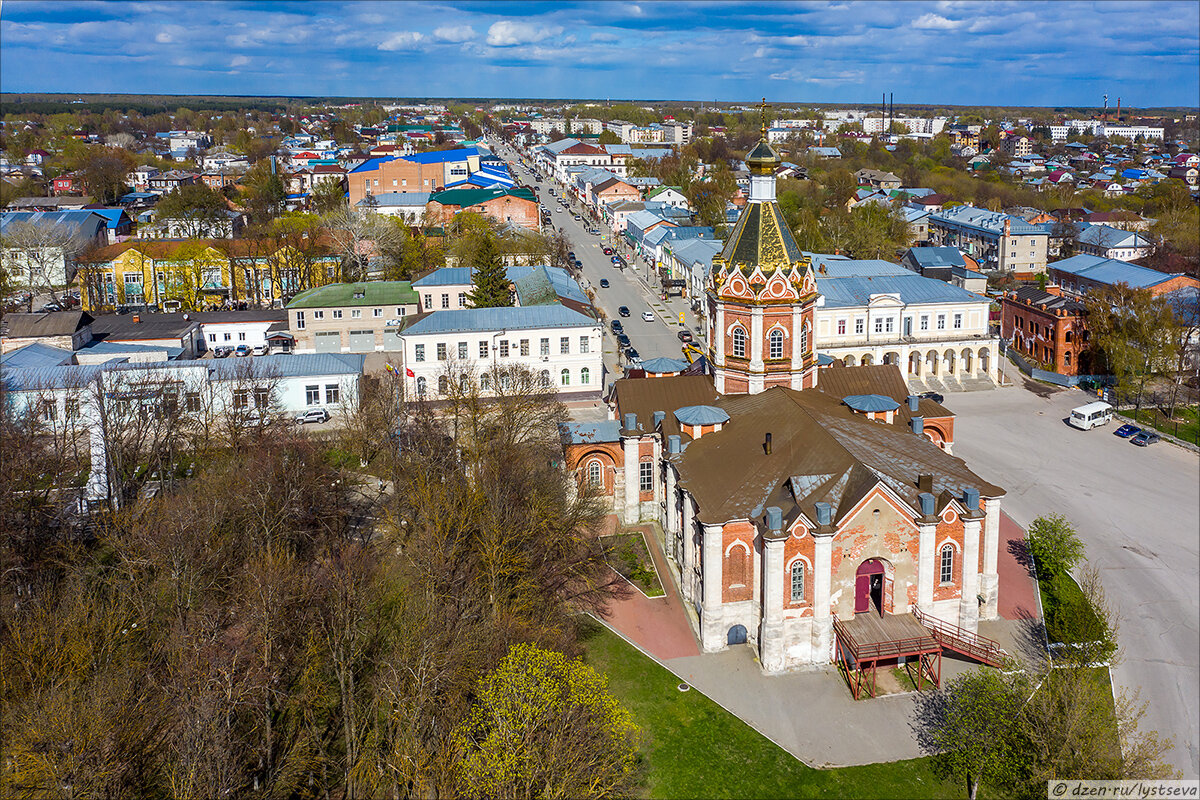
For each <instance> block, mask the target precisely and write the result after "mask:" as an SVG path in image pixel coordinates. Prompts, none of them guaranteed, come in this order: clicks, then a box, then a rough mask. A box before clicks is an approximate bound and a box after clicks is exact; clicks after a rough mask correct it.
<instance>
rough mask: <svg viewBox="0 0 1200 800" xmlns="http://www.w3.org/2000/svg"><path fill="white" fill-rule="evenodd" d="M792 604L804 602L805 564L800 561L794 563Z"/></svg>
mask: <svg viewBox="0 0 1200 800" xmlns="http://www.w3.org/2000/svg"><path fill="white" fill-rule="evenodd" d="M792 602H793V603H803V602H804V562H803V561H800V560H796V561H794V562H793V563H792Z"/></svg>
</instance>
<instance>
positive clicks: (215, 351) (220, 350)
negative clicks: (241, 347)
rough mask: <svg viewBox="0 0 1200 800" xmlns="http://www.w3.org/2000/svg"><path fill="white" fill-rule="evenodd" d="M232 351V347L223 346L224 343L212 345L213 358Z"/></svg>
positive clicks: (223, 356)
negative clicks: (216, 345)
mask: <svg viewBox="0 0 1200 800" xmlns="http://www.w3.org/2000/svg"><path fill="white" fill-rule="evenodd" d="M232 352H233V348H232V347H225V346H224V345H221V346H220V347H214V348H213V358H225V357H226V356H228V355H229V354H230V353H232Z"/></svg>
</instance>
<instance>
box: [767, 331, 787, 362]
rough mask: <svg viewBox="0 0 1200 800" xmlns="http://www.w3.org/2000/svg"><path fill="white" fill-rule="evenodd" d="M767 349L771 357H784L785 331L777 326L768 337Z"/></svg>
mask: <svg viewBox="0 0 1200 800" xmlns="http://www.w3.org/2000/svg"><path fill="white" fill-rule="evenodd" d="M767 351H768V353H769V357H770V358H783V331H781V330H779V329H778V328H776V329H775V330H773V331H771V335H770V336H768V337H767Z"/></svg>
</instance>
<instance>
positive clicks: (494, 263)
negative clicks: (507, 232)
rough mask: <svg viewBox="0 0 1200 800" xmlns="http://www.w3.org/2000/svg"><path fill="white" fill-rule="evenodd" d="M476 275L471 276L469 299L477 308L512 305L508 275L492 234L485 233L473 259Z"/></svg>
mask: <svg viewBox="0 0 1200 800" xmlns="http://www.w3.org/2000/svg"><path fill="white" fill-rule="evenodd" d="M471 267H472V268H473V271H474V275H473V277H472V278H471V286H472V288H471V294H470V295H469V299H470V300H471V305H473V306H474V307H475V308H497V307H500V306H511V305H512V292H511V291H509V288H508V286H509V284H508V275H507V273H506V272H505V270H504V263H503V262H502V261H501V259H500V252H499V251H498V250H497V249H496V242H495V241H494V240H493V239H492V237H491V236H488V235H486V234H485V235H483V236H482V237H481V239H480V241H479V244H478V246H477V247H476V248H475V254H474V257H473V258H472V259H471Z"/></svg>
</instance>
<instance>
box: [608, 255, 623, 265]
mask: <svg viewBox="0 0 1200 800" xmlns="http://www.w3.org/2000/svg"><path fill="white" fill-rule="evenodd" d="M610 260H611V261H612V263H614V264H620V263H621V257H620V256H613V257H612V259H610Z"/></svg>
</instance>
